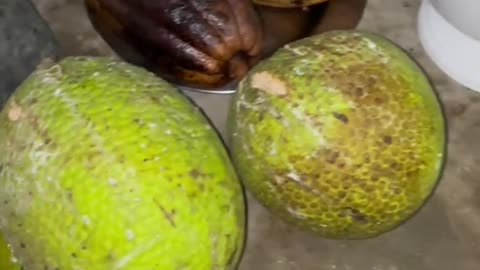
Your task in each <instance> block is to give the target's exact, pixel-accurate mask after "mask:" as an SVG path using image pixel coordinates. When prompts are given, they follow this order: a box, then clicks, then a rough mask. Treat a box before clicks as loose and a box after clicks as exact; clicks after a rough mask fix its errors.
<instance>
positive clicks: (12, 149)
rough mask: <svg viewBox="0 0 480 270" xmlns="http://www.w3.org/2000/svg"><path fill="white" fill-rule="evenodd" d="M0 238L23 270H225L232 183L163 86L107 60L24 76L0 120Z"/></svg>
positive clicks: (235, 234) (192, 111)
mask: <svg viewBox="0 0 480 270" xmlns="http://www.w3.org/2000/svg"><path fill="white" fill-rule="evenodd" d="M0 149H1V150H2V153H3V154H2V155H1V157H0V167H1V173H0V202H1V203H0V229H1V231H2V232H3V233H4V235H5V237H6V239H8V241H9V242H10V243H12V247H13V249H14V254H15V256H16V257H17V258H18V259H19V261H20V262H21V263H22V264H23V265H24V266H25V269H28V270H45V269H49V270H52V269H61V270H82V269H83V270H114V269H122V270H138V269H162V270H163V269H165V270H177V269H203V270H211V269H234V268H235V265H236V264H237V262H238V260H239V257H240V254H241V250H242V247H243V242H244V239H243V238H244V223H245V221H244V220H245V216H244V215H245V213H244V201H243V193H242V188H241V185H240V182H239V181H238V180H237V177H236V174H235V172H234V169H233V166H232V165H231V163H230V162H229V158H228V155H227V154H226V151H225V148H224V146H223V144H222V143H221V141H220V139H219V137H218V135H217V133H216V132H215V131H214V130H213V129H212V128H211V125H209V124H208V122H207V120H206V118H204V116H203V114H202V113H201V112H200V111H199V109H198V108H197V107H196V106H192V103H190V101H189V100H188V99H187V98H186V97H185V96H183V95H182V94H181V93H180V92H178V91H177V90H176V89H175V88H173V87H172V86H170V85H169V84H167V83H166V82H165V81H163V80H160V79H158V77H156V76H154V75H153V74H151V73H148V72H146V71H144V70H143V69H140V68H137V67H134V66H132V65H129V64H126V63H123V62H118V61H116V60H112V59H109V58H93V57H92V58H87V57H76V58H74V57H68V58H65V59H63V60H62V61H61V62H59V63H56V64H54V65H51V66H48V67H47V66H44V67H42V68H40V69H38V70H37V71H36V72H35V73H33V74H32V75H31V76H30V77H29V78H28V79H27V80H26V81H25V82H24V83H23V84H22V85H21V86H20V87H19V88H18V89H17V90H16V91H15V93H14V94H13V95H12V97H11V98H10V99H9V101H8V103H7V104H6V106H5V107H4V109H3V111H2V112H1V114H0Z"/></svg>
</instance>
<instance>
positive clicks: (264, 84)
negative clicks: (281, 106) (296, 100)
mask: <svg viewBox="0 0 480 270" xmlns="http://www.w3.org/2000/svg"><path fill="white" fill-rule="evenodd" d="M252 87H254V88H257V89H259V90H262V91H265V92H267V93H270V94H272V95H276V96H284V95H286V94H288V89H287V85H286V84H285V82H284V81H282V80H281V79H279V78H277V77H275V76H274V75H272V74H270V73H269V72H265V71H263V72H259V73H255V74H253V76H252Z"/></svg>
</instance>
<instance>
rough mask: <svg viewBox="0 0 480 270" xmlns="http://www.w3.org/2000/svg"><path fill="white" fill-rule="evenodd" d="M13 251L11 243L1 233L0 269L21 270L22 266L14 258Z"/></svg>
mask: <svg viewBox="0 0 480 270" xmlns="http://www.w3.org/2000/svg"><path fill="white" fill-rule="evenodd" d="M13 259H14V258H13V253H12V250H11V248H10V246H9V244H8V243H7V242H6V241H5V239H4V237H3V235H2V234H0V269H2V270H20V269H22V268H21V266H20V265H19V264H18V263H17V262H15V261H14V260H13Z"/></svg>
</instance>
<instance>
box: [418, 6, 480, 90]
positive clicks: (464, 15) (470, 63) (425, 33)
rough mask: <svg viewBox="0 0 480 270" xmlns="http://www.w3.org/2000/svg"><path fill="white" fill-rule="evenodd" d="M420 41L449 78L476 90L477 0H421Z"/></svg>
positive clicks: (479, 67) (479, 83)
mask: <svg viewBox="0 0 480 270" xmlns="http://www.w3.org/2000/svg"><path fill="white" fill-rule="evenodd" d="M417 26H418V34H419V38H420V42H421V43H422V46H423V47H424V49H425V51H426V53H427V55H428V56H429V57H430V58H431V59H432V61H433V62H434V63H435V64H436V65H437V66H438V67H439V68H440V69H441V70H442V71H443V72H445V73H446V74H447V75H448V76H449V77H450V78H452V79H453V80H455V81H457V82H458V83H460V84H462V85H464V86H466V87H468V88H470V89H472V90H475V91H479V92H480V0H455V1H453V0H423V1H422V4H421V6H420V10H419V13H418V25H417Z"/></svg>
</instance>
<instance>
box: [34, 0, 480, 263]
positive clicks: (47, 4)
mask: <svg viewBox="0 0 480 270" xmlns="http://www.w3.org/2000/svg"><path fill="white" fill-rule="evenodd" d="M34 2H35V3H36V4H37V6H38V7H39V10H40V12H41V13H42V14H43V16H44V17H45V18H46V20H47V21H49V22H50V23H51V27H52V29H53V31H54V32H55V35H56V37H57V39H58V40H59V42H60V44H62V46H63V50H64V52H65V54H67V55H112V54H113V53H112V51H111V50H110V49H109V48H108V46H106V44H105V43H104V42H103V41H102V40H101V39H100V37H99V36H98V35H97V34H96V33H95V32H94V31H93V28H92V27H91V25H90V23H89V21H88V20H87V18H86V15H85V12H84V8H83V5H82V2H81V1H79V0H34ZM419 4H420V1H415V0H409V1H383V0H370V1H369V3H368V6H367V8H366V13H365V15H364V18H363V20H362V22H361V24H360V26H359V28H360V29H365V30H369V31H374V32H376V33H379V34H382V35H384V36H386V37H388V38H390V39H392V40H394V41H395V42H397V43H398V44H399V45H400V46H402V47H403V48H405V49H407V50H408V51H409V52H410V53H411V54H412V55H413V56H414V57H415V58H416V59H417V60H418V61H419V62H420V64H422V66H423V67H424V68H425V69H426V71H427V72H428V74H429V75H430V76H431V79H432V81H433V83H434V85H435V87H436V89H437V91H438V93H439V95H440V97H441V100H442V101H443V103H444V107H445V111H446V115H447V118H448V125H449V140H450V142H449V146H448V150H449V155H448V160H447V163H446V168H445V173H444V175H443V177H442V179H441V182H440V184H439V186H438V188H437V189H436V190H435V193H434V195H433V197H432V198H431V199H430V200H429V202H428V203H427V204H426V205H425V207H424V208H422V209H421V211H420V212H419V213H418V214H417V215H415V216H414V217H413V218H412V219H410V220H408V221H407V222H406V223H405V224H403V225H402V226H400V227H398V228H397V229H396V230H394V231H392V232H390V233H387V234H384V235H382V236H380V237H377V238H374V239H369V240H358V241H333V240H326V239H322V238H319V237H315V236H314V235H311V234H308V233H305V232H300V231H297V230H295V229H294V228H292V227H290V226H288V225H286V224H284V223H283V222H281V221H280V220H278V219H277V218H275V217H273V216H272V215H270V214H269V213H268V212H267V211H266V210H265V209H264V208H263V207H261V206H259V205H258V204H257V203H256V202H255V200H253V199H250V200H249V235H248V245H247V248H246V251H245V254H244V257H243V260H242V263H241V266H240V270H257V269H258V270H330V269H332V270H454V269H458V270H478V269H480V166H478V165H477V164H479V162H480V155H478V153H480V145H478V144H476V142H477V141H478V140H480V94H478V93H476V92H473V91H471V90H469V89H466V88H464V87H462V86H460V85H458V84H457V83H456V82H454V81H452V80H451V79H449V78H448V77H446V76H445V75H444V74H443V73H442V72H441V71H440V70H439V69H438V68H437V67H436V66H435V65H433V63H432V62H431V61H430V60H429V59H428V58H427V57H426V55H425V53H424V51H423V49H422V47H421V46H420V43H419V40H418V37H417V32H416V15H417V11H418V7H419ZM188 94H189V95H190V96H191V97H193V98H194V100H195V101H196V103H197V104H198V105H200V106H201V107H202V108H203V109H204V111H205V112H206V113H207V114H208V115H209V117H210V119H211V120H212V121H213V123H214V124H215V125H216V126H217V128H218V130H219V131H220V132H221V133H223V132H224V130H225V122H226V112H227V110H228V105H229V104H228V103H229V100H230V98H231V96H229V95H209V94H202V93H193V92H189V93H188Z"/></svg>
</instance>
